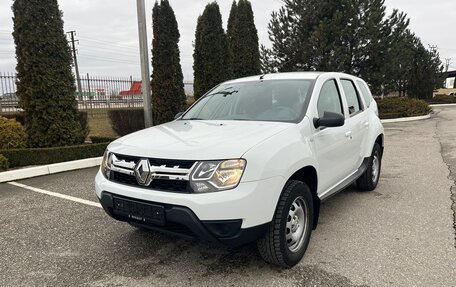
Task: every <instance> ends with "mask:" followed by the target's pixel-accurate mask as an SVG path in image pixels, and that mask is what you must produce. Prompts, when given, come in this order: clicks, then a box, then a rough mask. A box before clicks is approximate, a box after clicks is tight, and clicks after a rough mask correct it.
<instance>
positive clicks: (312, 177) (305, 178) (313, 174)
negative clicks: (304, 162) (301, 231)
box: [287, 165, 320, 229]
mask: <svg viewBox="0 0 456 287" xmlns="http://www.w3.org/2000/svg"><path fill="white" fill-rule="evenodd" d="M288 180H299V181H301V182H304V183H305V184H307V186H308V187H309V188H310V192H311V193H312V199H313V207H314V208H313V219H314V220H313V226H312V228H313V229H315V228H317V224H318V217H319V215H320V198H319V197H318V194H317V190H318V174H317V170H316V169H315V167H313V166H311V165H308V166H305V167H303V168H301V169H299V170H297V171H296V172H295V173H293V175H292V176H291V177H290V178H289V179H288ZM288 180H287V181H288Z"/></svg>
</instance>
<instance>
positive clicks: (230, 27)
mask: <svg viewBox="0 0 456 287" xmlns="http://www.w3.org/2000/svg"><path fill="white" fill-rule="evenodd" d="M236 15H237V4H236V1H235V0H234V1H233V3H232V4H231V9H230V15H229V17H228V24H227V28H226V37H227V40H228V52H229V56H230V58H229V60H230V67H233V57H234V56H235V55H234V54H233V47H232V44H233V39H234V37H235V36H234V34H235V31H234V22H235V21H236ZM231 71H233V69H231Z"/></svg>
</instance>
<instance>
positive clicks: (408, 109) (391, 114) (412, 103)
mask: <svg viewBox="0 0 456 287" xmlns="http://www.w3.org/2000/svg"><path fill="white" fill-rule="evenodd" d="M377 105H378V111H379V116H380V118H381V119H394V118H404V117H416V116H424V115H427V114H429V113H430V112H431V111H432V109H431V107H429V104H428V103H426V102H425V101H423V100H417V99H412V98H408V97H391V98H384V99H383V100H377Z"/></svg>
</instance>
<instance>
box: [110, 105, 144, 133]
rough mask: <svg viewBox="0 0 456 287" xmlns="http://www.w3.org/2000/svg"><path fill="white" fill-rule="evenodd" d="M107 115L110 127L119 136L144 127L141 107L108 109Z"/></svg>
mask: <svg viewBox="0 0 456 287" xmlns="http://www.w3.org/2000/svg"><path fill="white" fill-rule="evenodd" d="M108 116H109V120H110V121H111V125H112V129H113V130H114V131H115V132H116V133H117V134H118V135H119V136H124V135H127V134H130V133H132V132H136V131H139V130H142V129H144V110H143V109H115V110H109V111H108Z"/></svg>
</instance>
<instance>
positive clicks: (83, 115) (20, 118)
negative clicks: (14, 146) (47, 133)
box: [0, 111, 89, 139]
mask: <svg viewBox="0 0 456 287" xmlns="http://www.w3.org/2000/svg"><path fill="white" fill-rule="evenodd" d="M0 116H2V117H5V118H7V119H15V120H16V121H17V122H19V123H20V124H21V125H22V126H24V127H25V113H24V112H16V113H8V114H2V115H0ZM87 117H88V115H87V112H82V111H79V123H80V124H81V128H82V130H83V136H84V139H85V138H86V137H87V135H88V134H89V123H88V120H87Z"/></svg>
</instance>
